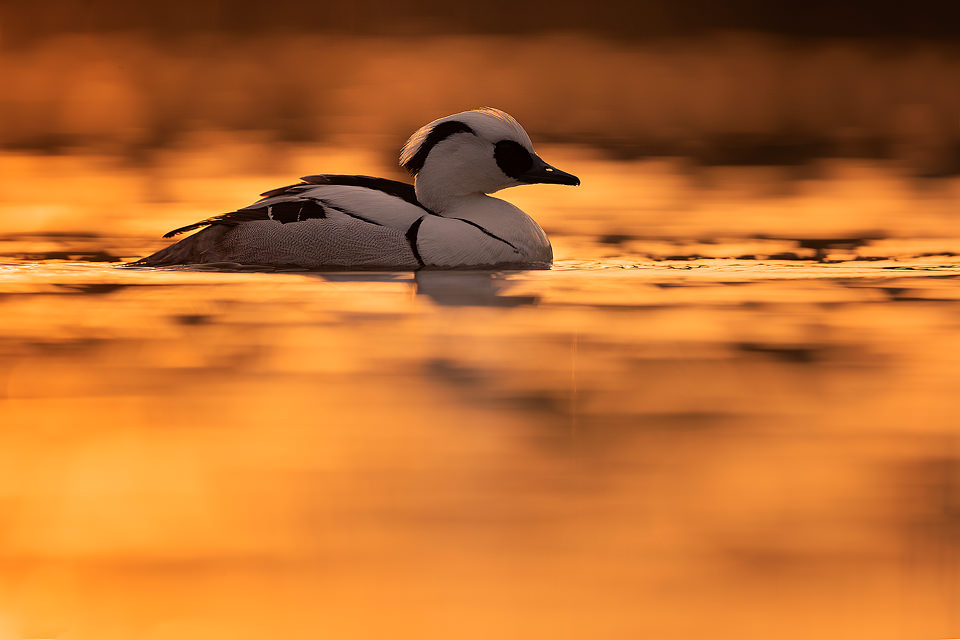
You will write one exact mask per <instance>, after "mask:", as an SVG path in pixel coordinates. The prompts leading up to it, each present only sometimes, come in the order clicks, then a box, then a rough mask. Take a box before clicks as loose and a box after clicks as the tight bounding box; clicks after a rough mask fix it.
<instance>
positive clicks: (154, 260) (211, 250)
mask: <svg viewBox="0 0 960 640" xmlns="http://www.w3.org/2000/svg"><path fill="white" fill-rule="evenodd" d="M231 229H232V227H228V226H223V225H213V226H210V227H207V228H206V229H204V230H202V231H200V232H199V233H195V234H193V235H192V236H187V237H186V238H184V239H183V240H181V241H179V242H175V243H173V244H172V245H170V246H169V247H167V248H165V249H161V250H160V251H157V252H156V253H154V254H152V255H149V256H147V257H145V258H140V259H139V260H137V261H136V262H131V263H129V264H127V265H125V266H128V267H169V266H172V265H180V264H202V263H207V262H222V261H223V259H224V258H223V256H222V255H221V254H222V250H221V245H220V241H221V240H222V239H223V236H224V234H226V233H228V232H229V231H230V230H231Z"/></svg>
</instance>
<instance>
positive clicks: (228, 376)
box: [0, 141, 960, 640]
mask: <svg viewBox="0 0 960 640" xmlns="http://www.w3.org/2000/svg"><path fill="white" fill-rule="evenodd" d="M588 151H589V150H584V149H576V148H570V147H566V148H564V147H556V148H553V149H550V148H544V149H541V153H542V155H543V156H544V157H545V158H546V159H547V160H548V161H551V162H553V163H555V164H556V165H557V166H559V167H561V168H563V169H566V170H569V171H571V172H573V173H577V174H578V175H580V177H581V178H582V179H583V186H582V187H581V188H579V189H567V188H552V187H546V186H542V187H525V188H523V189H514V190H512V191H510V192H506V193H504V194H503V195H504V197H507V198H508V199H511V200H512V201H514V202H516V203H517V204H519V205H520V206H521V207H523V208H524V209H525V210H527V211H529V212H530V213H531V214H533V215H534V217H536V218H537V219H538V220H540V221H541V223H542V224H543V226H544V227H545V228H546V229H547V231H548V232H549V233H550V235H551V238H552V239H553V241H554V246H555V249H556V253H557V257H558V261H557V265H556V267H555V268H554V269H553V270H550V271H518V272H493V273H491V272H485V271H465V272H438V271H424V272H419V273H416V274H414V273H410V272H399V273H373V274H363V273H331V274H322V273H292V272H287V273H262V272H240V273H224V272H215V271H214V272H210V271H192V270H155V271H151V270H128V269H123V268H120V267H118V266H117V264H118V262H117V261H116V260H117V259H122V260H126V259H130V258H134V257H137V256H140V255H144V254H145V253H148V252H150V251H152V250H155V249H156V248H158V247H160V246H162V245H163V241H160V240H158V237H159V235H160V234H161V233H162V232H164V231H166V230H168V229H171V228H173V227H176V226H179V225H183V224H186V223H188V222H191V221H193V220H196V219H200V218H202V217H206V216H208V215H210V214H211V213H216V212H220V211H224V210H228V209H229V208H233V207H236V206H242V205H243V204H246V203H248V202H249V201H250V200H251V196H253V195H255V194H256V193H257V192H259V191H262V190H265V189H268V188H271V187H274V186H277V185H280V184H285V183H287V182H289V181H290V180H291V178H292V177H295V176H297V175H303V174H307V173H315V172H317V171H322V170H324V169H325V168H328V167H330V168H332V167H336V168H338V169H341V170H344V171H350V172H360V173H371V174H375V175H376V174H379V175H383V174H385V173H387V172H389V171H390V169H388V168H386V167H384V166H382V163H380V161H379V159H378V158H376V157H371V156H368V155H366V154H363V153H360V152H358V153H356V154H344V153H340V154H338V155H333V154H331V153H330V152H329V151H326V150H323V149H313V148H298V147H291V148H290V149H288V150H287V153H285V154H284V158H285V160H284V166H282V167H276V166H270V165H269V164H268V163H266V161H264V160H263V159H262V155H263V150H262V149H260V148H258V147H257V146H256V145H252V144H251V145H245V144H241V143H236V142H225V141H217V142H216V143H215V144H214V143H212V144H211V145H209V146H208V147H207V148H206V151H200V150H197V149H192V150H189V151H178V152H169V153H168V154H167V155H164V156H162V157H158V158H157V159H155V160H154V161H153V162H151V163H150V164H147V165H144V166H139V167H130V166H126V165H123V164H118V163H115V162H113V161H112V160H110V159H109V158H104V157H95V156H82V155H75V156H63V157H39V156H25V155H14V154H7V155H5V156H3V157H0V168H2V172H0V175H2V180H0V233H2V237H0V253H2V265H0V311H2V314H3V330H2V332H0V425H2V427H0V638H2V639H3V640H7V639H8V638H9V639H16V638H69V639H71V640H75V639H84V640H86V639H88V638H89V639H96V640H113V639H125V640H126V639H131V638H136V639H141V638H143V639H148V640H161V639H164V640H165V639H174V638H175V639H178V640H183V639H188V640H192V639H201V638H202V639H211V638H225V639H226V638H229V639H231V640H233V639H238V638H257V639H260V638H283V637H307V638H383V637H406V638H521V637H524V638H539V637H550V638H600V637H602V638H632V637H636V638H737V639H753V638H757V639H760V638H811V637H823V638H870V639H884V638H946V637H957V636H960V538H958V536H960V431H958V405H960V400H958V397H960V396H958V393H960V314H958V310H960V286H958V282H960V281H958V277H960V258H958V257H957V255H956V253H957V252H958V251H960V229H958V226H957V225H958V218H957V213H958V211H957V210H956V202H957V201H958V199H957V196H958V195H960V182H958V181H957V180H937V181H923V182H916V181H912V180H910V179H908V178H905V177H903V176H902V175H900V174H898V173H897V172H895V171H894V170H892V169H891V168H890V167H883V166H878V165H870V164H863V163H860V164H858V163H855V162H850V161H845V162H839V161H835V162H824V163H821V164H820V165H818V166H817V167H816V168H815V170H810V171H808V172H807V174H805V175H794V174H793V173H791V172H789V171H786V170H779V169H769V168H766V169H736V170H735V169H709V170H698V171H694V172H691V171H689V170H687V169H684V168H683V167H682V166H680V165H678V164H677V163H673V162H670V161H656V162H653V161H647V162H613V161H609V160H605V159H603V158H602V157H600V156H598V155H596V154H591V153H589V152H588ZM318 158H323V163H322V166H318V162H317V159H318ZM818 247H819V249H818ZM818 252H819V253H818ZM817 257H819V258H820V260H816V259H815V258H817Z"/></svg>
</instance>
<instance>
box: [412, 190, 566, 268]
mask: <svg viewBox="0 0 960 640" xmlns="http://www.w3.org/2000/svg"><path fill="white" fill-rule="evenodd" d="M501 202H502V201H501ZM503 204H504V205H507V206H508V207H509V208H505V207H498V208H496V209H493V208H488V209H487V210H484V211H479V212H478V211H473V212H471V211H470V210H461V211H454V212H447V213H445V215H443V216H426V217H425V218H424V219H423V222H422V223H421V225H420V229H419V230H418V234H417V247H418V249H419V251H420V255H421V258H422V259H423V262H424V264H426V265H430V266H458V265H494V264H525V263H549V262H550V261H552V259H553V250H552V248H551V246H550V240H549V239H548V238H547V235H546V233H544V231H543V229H541V228H540V225H538V224H537V223H536V221H535V220H534V219H533V218H531V217H530V216H528V215H527V214H525V213H524V212H523V211H521V210H520V209H517V208H516V207H514V206H513V205H509V204H508V203H506V202H504V203H503Z"/></svg>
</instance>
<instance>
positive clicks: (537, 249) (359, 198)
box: [133, 108, 580, 269]
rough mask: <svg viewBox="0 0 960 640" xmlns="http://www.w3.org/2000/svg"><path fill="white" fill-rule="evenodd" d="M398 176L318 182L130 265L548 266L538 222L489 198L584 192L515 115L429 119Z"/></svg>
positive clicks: (479, 112)
mask: <svg viewBox="0 0 960 640" xmlns="http://www.w3.org/2000/svg"><path fill="white" fill-rule="evenodd" d="M400 165H401V166H402V167H404V168H405V169H407V171H409V172H410V173H412V174H413V175H414V176H415V184H413V185H410V184H406V183H404V182H397V181H395V180H387V179H385V178H372V177H369V176H355V175H315V176H306V177H304V178H302V180H303V182H302V183H301V184H295V185H291V186H288V187H281V188H279V189H274V190H272V191H267V192H265V193H263V194H261V195H262V196H264V197H263V199H262V200H259V201H257V202H255V203H254V204H252V205H250V206H248V207H244V208H242V209H238V210H237V211H234V212H231V213H225V214H222V215H218V216H214V217H212V218H208V219H206V220H203V221H201V222H197V223H194V224H191V225H187V226H185V227H181V228H179V229H175V230H173V231H171V232H169V233H167V234H166V235H165V236H164V237H165V238H169V237H171V236H174V235H176V234H178V233H183V232H185V231H192V230H194V229H198V228H201V227H204V228H203V230H202V231H200V232H198V233H195V234H193V235H191V236H189V237H187V238H185V239H183V240H180V241H179V242H177V243H176V244H173V245H171V246H169V247H167V248H166V249H163V250H161V251H158V252H157V253H155V254H153V255H151V256H147V257H146V258H142V259H140V260H138V261H137V262H135V263H133V264H134V265H136V266H166V265H180V264H196V263H213V262H225V263H238V264H244V265H263V266H273V267H288V266H293V267H303V268H308V269H318V268H324V267H340V268H344V267H357V268H398V269H408V268H412V269H415V268H420V267H440V268H444V267H445V268H452V267H471V266H473V267H479V266H494V265H512V266H548V265H549V264H550V262H551V261H552V260H553V249H552V248H551V246H550V241H549V240H548V239H547V235H546V234H545V233H544V232H543V229H541V228H540V225H538V224H537V223H536V222H535V221H534V220H533V218H531V217H530V216H528V215H527V214H525V213H524V212H523V211H521V210H520V209H518V208H517V207H515V206H513V205H512V204H510V203H509V202H506V201H504V200H500V199H499V198H492V197H490V196H489V195H487V194H490V193H494V192H496V191H499V190H501V189H505V188H507V187H514V186H517V185H521V184H534V183H548V184H568V185H578V184H580V180H579V178H577V177H576V176H573V175H570V174H569V173H565V172H563V171H560V170H559V169H556V168H554V167H551V166H550V165H548V164H547V163H546V162H544V161H543V160H542V159H541V158H540V156H538V155H537V154H536V153H535V152H534V150H533V144H532V143H531V142H530V137H529V136H528V135H527V133H526V131H524V130H523V127H521V126H520V124H519V123H518V122H517V121H516V120H514V119H513V117H511V116H510V115H509V114H507V113H504V112H503V111H500V110H498V109H491V108H484V109H476V110H474V111H464V112H463V113H457V114H455V115H452V116H447V117H445V118H440V119H439V120H434V121H433V122H431V123H430V124H428V125H426V126H424V127H421V128H420V129H419V130H418V131H417V132H416V133H414V134H413V135H412V136H411V137H410V139H409V140H407V143H406V144H405V145H404V146H403V149H402V151H401V152H400Z"/></svg>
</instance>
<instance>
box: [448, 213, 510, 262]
mask: <svg viewBox="0 0 960 640" xmlns="http://www.w3.org/2000/svg"><path fill="white" fill-rule="evenodd" d="M451 219H452V220H459V221H460V222H466V223H467V224H469V225H470V226H471V227H476V228H477V229H480V231H483V232H484V233H485V234H487V235H488V236H490V237H491V238H493V239H494V240H499V241H500V242H502V243H503V244H505V245H507V246H508V247H510V248H511V249H513V251H514V253H520V250H519V249H517V248H516V247H515V246H514V244H513V243H512V242H510V241H509V240H504V239H503V238H501V237H500V236H498V235H497V234H495V233H491V232H490V231H487V230H486V229H484V228H483V227H481V226H480V225H478V224H477V223H476V222H472V221H470V220H464V219H463V218H451Z"/></svg>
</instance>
